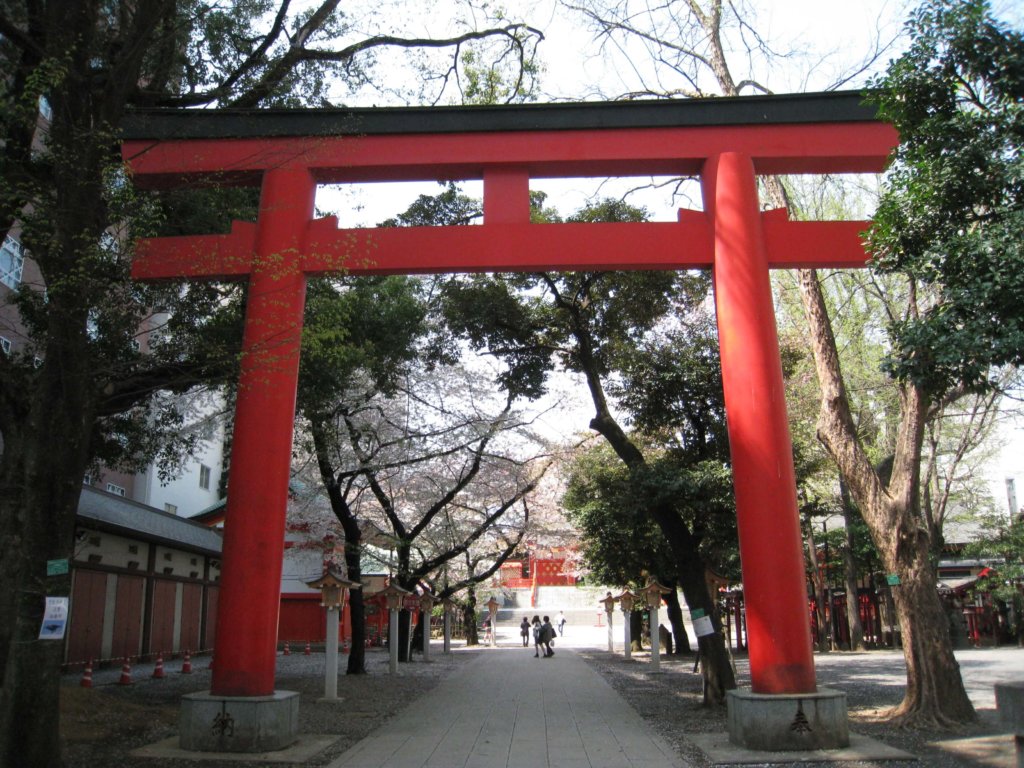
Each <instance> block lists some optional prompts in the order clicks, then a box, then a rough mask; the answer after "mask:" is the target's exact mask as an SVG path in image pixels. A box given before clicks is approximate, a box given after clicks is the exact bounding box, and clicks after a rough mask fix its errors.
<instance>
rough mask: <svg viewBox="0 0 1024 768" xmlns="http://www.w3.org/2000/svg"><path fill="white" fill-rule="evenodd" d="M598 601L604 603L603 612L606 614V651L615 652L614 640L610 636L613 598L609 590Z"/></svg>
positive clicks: (613, 608) (613, 606)
mask: <svg viewBox="0 0 1024 768" xmlns="http://www.w3.org/2000/svg"><path fill="white" fill-rule="evenodd" d="M598 602H599V603H603V604H604V612H605V614H606V615H607V616H608V653H615V640H614V638H613V636H612V612H613V611H614V610H615V598H614V597H612V593H611V592H609V593H608V594H606V595H605V596H604V598H603V599H601V600H598Z"/></svg>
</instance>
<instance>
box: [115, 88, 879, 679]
mask: <svg viewBox="0 0 1024 768" xmlns="http://www.w3.org/2000/svg"><path fill="white" fill-rule="evenodd" d="M861 98H862V97H861V95H860V94H858V93H827V94H804V95H796V96H794V95H787V96H762V97H744V98H736V99H703V100H691V101H666V102H628V103H592V104H587V103H584V104H562V105H528V106H515V107H472V108H462V107H447V108H446V107H442V108H406V109H401V108H399V109H382V110H377V109H372V110H297V111H275V110H266V111H241V112H238V111H231V110H217V111H180V110H179V111H169V112H157V111H154V112H146V113H139V114H137V115H134V116H132V117H130V118H129V120H128V122H127V132H126V139H125V141H124V144H123V155H124V157H125V159H126V160H127V161H128V162H129V163H130V165H131V168H132V171H133V174H134V176H133V179H134V182H135V183H136V184H137V185H139V186H141V187H159V186H164V185H187V184H193V183H203V182H206V183H209V182H211V181H213V182H216V183H222V184H223V183H230V184H249V185H257V184H259V185H261V197H260V210H259V216H258V219H257V221H256V222H255V223H241V222H236V223H235V225H234V227H233V229H232V232H231V234H228V235H196V236H187V237H167V238H159V239H151V240H143V241H142V242H140V243H139V245H138V251H137V257H136V261H135V264H134V266H133V276H134V277H135V278H136V279H139V280H163V279H181V278H187V279H207V280H236V279H237V280H241V279H248V280H249V303H248V306H247V310H246V322H245V331H244V339H243V358H242V372H241V378H240V382H239V394H238V402H237V406H236V414H235V432H234V440H233V447H232V457H231V469H230V489H231V492H230V495H229V498H228V507H227V525H226V528H225V541H224V553H223V569H222V585H221V593H220V600H219V610H218V619H217V646H218V649H221V650H219V652H218V653H217V654H216V665H215V667H214V672H213V682H212V686H211V694H212V695H213V696H220V697H226V698H230V697H260V696H268V695H271V694H273V693H274V668H275V658H276V628H277V615H278V606H279V600H278V592H279V587H280V576H281V572H280V571H281V554H282V548H283V541H284V520H285V506H286V497H287V488H288V472H289V460H290V455H291V444H292V430H293V421H294V411H295V387H296V381H297V373H298V362H299V342H300V333H301V329H302V316H303V306H304V299H305V286H306V278H307V276H308V275H315V274H324V273H329V272H334V271H340V270H345V271H347V272H348V273H351V274H384V273H432V272H490V271H532V270H611V269H623V270H635V269H688V268H710V269H712V271H713V277H714V294H715V303H716V309H717V316H718V329H719V342H720V347H721V361H722V377H723V386H724V390H725V402H726V412H727V416H728V428H729V438H730V444H731V450H732V461H733V472H734V477H735V481H734V483H735V491H736V505H737V516H738V526H739V537H740V554H741V561H742V566H743V582H744V589H745V600H746V606H747V622H748V628H749V638H750V643H749V645H750V669H751V678H752V683H753V691H754V692H755V693H758V694H773V695H780V694H805V693H813V692H814V691H815V678H814V662H813V656H812V648H811V639H810V633H809V630H808V622H807V596H806V586H805V580H804V568H803V555H802V550H801V536H800V529H799V520H798V517H797V511H796V510H797V500H796V488H795V480H794V474H793V465H792V455H791V441H790V437H789V429H788V425H787V420H786V408H785V402H784V397H783V380H782V371H781V364H780V359H779V351H778V338H777V332H776V327H775V319H774V308H773V304H772V296H771V290H770V284H769V269H770V268H780V267H862V266H864V264H865V261H866V257H865V253H864V250H863V247H862V244H861V242H860V238H859V233H860V232H862V231H863V230H864V229H865V228H866V227H867V224H866V223H865V222H860V221H854V222H848V221H844V222H838V221H830V222H791V221H789V220H788V219H787V217H786V214H785V211H782V210H779V211H768V212H764V213H762V212H761V210H760V205H759V202H758V195H757V189H756V174H786V173H863V172H878V171H881V170H882V169H883V168H884V165H885V163H886V160H887V158H888V155H889V153H890V151H891V150H892V148H893V147H894V146H895V143H896V140H897V137H896V133H895V131H894V129H893V128H892V127H891V126H889V125H887V124H884V123H882V122H880V121H878V120H877V118H876V117H875V114H874V111H873V110H872V109H870V108H868V107H866V106H864V105H863V104H862V103H861ZM640 175H679V176H684V175H692V176H698V177H699V178H700V180H701V184H702V190H703V198H704V210H703V211H689V210H680V211H679V219H678V221H677V222H674V223H599V224H531V223H530V221H529V183H530V179H535V178H552V177H563V178H564V177H584V176H586V177H605V176H640ZM439 179H440V180H449V179H450V180H464V179H483V187H484V220H483V224H482V225H481V226H460V227H402V228H388V229H339V228H338V222H337V220H336V219H335V218H334V217H329V218H326V219H314V218H313V215H314V208H313V202H314V195H315V190H316V186H317V184H323V183H354V182H367V181H395V180H439Z"/></svg>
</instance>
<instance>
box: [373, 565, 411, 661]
mask: <svg viewBox="0 0 1024 768" xmlns="http://www.w3.org/2000/svg"><path fill="white" fill-rule="evenodd" d="M378 594H381V595H384V599H385V601H386V602H387V606H388V611H389V614H388V650H389V651H391V658H390V660H389V664H388V670H389V671H390V672H391V674H392V675H393V674H395V673H396V672H397V671H398V609H399V608H401V607H402V601H403V600H404V599H405V598H406V597H408V596H409V595H411V594H412V593H411V592H409V591H408V590H405V589H402V588H401V587H399V586H396V585H395V584H388V585H387V586H386V587H384V589H382V590H381V591H380V592H379V593H378Z"/></svg>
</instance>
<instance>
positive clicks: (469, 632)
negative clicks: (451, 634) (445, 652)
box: [462, 587, 480, 646]
mask: <svg viewBox="0 0 1024 768" xmlns="http://www.w3.org/2000/svg"><path fill="white" fill-rule="evenodd" d="M462 629H463V631H464V632H465V633H466V645H467V646H469V645H479V644H480V638H479V636H478V635H477V632H476V590H475V589H474V588H473V587H470V588H469V589H467V590H466V603H465V605H463V607H462Z"/></svg>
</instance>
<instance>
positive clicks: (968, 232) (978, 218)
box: [870, 0, 1024, 395]
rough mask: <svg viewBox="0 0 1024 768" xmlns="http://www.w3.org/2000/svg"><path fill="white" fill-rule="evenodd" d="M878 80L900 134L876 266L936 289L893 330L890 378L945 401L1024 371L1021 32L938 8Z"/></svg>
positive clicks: (984, 7)
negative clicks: (961, 389)
mask: <svg viewBox="0 0 1024 768" xmlns="http://www.w3.org/2000/svg"><path fill="white" fill-rule="evenodd" d="M906 32H907V34H908V35H909V37H910V38H911V44H910V47H909V49H908V50H907V52H906V53H904V54H903V55H902V56H901V57H900V58H899V59H897V60H896V61H894V62H893V63H892V65H891V66H890V67H889V69H888V71H887V73H886V74H885V76H884V77H882V78H879V79H877V80H876V81H875V82H874V83H873V85H874V86H875V87H876V88H877V89H878V90H877V91H875V92H874V94H873V95H872V99H874V100H876V101H877V103H878V105H879V113H880V116H881V117H882V118H884V119H885V120H888V121H890V122H891V123H892V124H893V125H894V126H895V127H896V129H897V130H898V131H899V133H900V143H899V146H898V147H897V149H896V152H895V155H894V158H893V164H892V166H891V168H890V169H889V172H888V174H887V177H886V182H885V190H884V193H883V195H882V199H881V201H880V202H879V205H878V209H877V211H876V213H875V216H874V221H873V225H872V228H871V231H870V247H871V250H872V253H873V260H872V264H873V266H874V267H875V268H876V269H879V270H881V271H883V272H897V271H898V272H904V273H909V274H910V275H912V276H913V277H914V278H915V279H917V280H920V281H921V282H922V283H923V284H924V285H926V286H933V287H934V288H935V289H936V292H935V296H934V299H933V300H932V301H931V302H930V303H929V304H928V305H927V306H925V307H924V308H923V311H921V312H920V313H917V314H911V315H909V316H907V317H905V318H901V319H899V320H898V321H897V322H895V323H894V324H893V329H892V331H893V338H894V340H895V348H894V350H893V354H892V355H891V357H890V359H889V361H888V367H889V369H890V370H891V371H892V372H893V373H894V374H895V375H896V376H897V377H899V378H901V379H910V380H913V381H914V382H916V383H918V384H920V385H921V386H923V387H925V388H926V389H927V390H928V391H930V392H932V393H933V394H935V395H942V394H943V393H944V392H946V391H948V390H949V389H951V388H955V387H958V386H967V387H979V386H984V385H986V384H987V383H988V382H989V378H990V372H991V370H992V369H993V367H997V366H1001V365H1006V364H1009V365H1015V366H1019V365H1021V364H1022V363H1024V312H1022V310H1021V301H1020V297H1021V295H1022V294H1024V158H1022V156H1021V152H1020V148H1021V146H1022V145H1024V35H1022V34H1021V32H1020V31H1018V30H1014V29H1011V28H1010V27H1009V26H1008V25H1006V24H1004V23H1002V22H1000V21H998V20H997V19H995V18H994V16H993V14H992V11H991V7H990V4H989V3H988V2H987V1H986V0H968V1H967V2H955V3H949V2H944V1H943V0H928V2H924V3H922V4H921V5H920V6H919V7H918V8H917V9H916V10H915V11H914V12H913V13H912V14H911V16H910V19H909V20H908V22H907V25H906Z"/></svg>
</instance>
